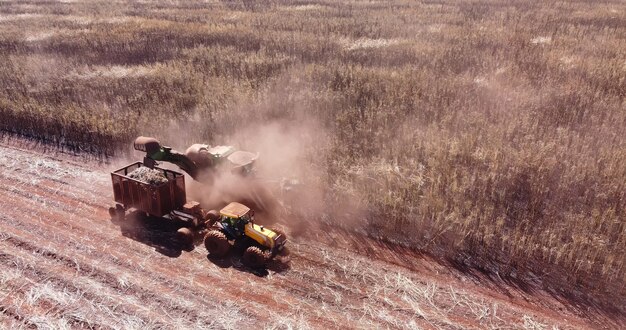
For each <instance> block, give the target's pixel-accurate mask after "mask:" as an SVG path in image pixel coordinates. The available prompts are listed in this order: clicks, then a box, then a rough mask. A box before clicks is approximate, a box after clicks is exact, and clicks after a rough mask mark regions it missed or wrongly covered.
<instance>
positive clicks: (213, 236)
mask: <svg viewBox="0 0 626 330" xmlns="http://www.w3.org/2000/svg"><path fill="white" fill-rule="evenodd" d="M204 247H206V250H207V251H208V252H209V255H210V256H212V257H218V258H221V257H223V256H225V255H226V254H227V253H228V251H230V247H231V246H230V243H229V242H228V239H227V238H226V235H224V233H222V232H221V231H218V230H211V231H210V232H208V233H207V234H206V236H205V237H204Z"/></svg>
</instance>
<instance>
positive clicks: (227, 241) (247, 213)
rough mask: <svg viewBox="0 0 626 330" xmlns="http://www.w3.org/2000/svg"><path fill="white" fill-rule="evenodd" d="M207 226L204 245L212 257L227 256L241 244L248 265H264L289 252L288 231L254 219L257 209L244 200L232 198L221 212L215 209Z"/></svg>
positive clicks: (244, 259) (244, 261) (244, 260)
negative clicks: (259, 222)
mask: <svg viewBox="0 0 626 330" xmlns="http://www.w3.org/2000/svg"><path fill="white" fill-rule="evenodd" d="M207 227H208V229H209V232H208V233H207V234H206V235H205V237H204V246H205V247H206V249H207V251H208V252H209V255H210V256H212V257H216V258H221V257H224V256H225V255H226V254H228V253H229V252H230V250H231V249H232V248H233V246H238V247H240V248H242V249H243V250H244V253H243V258H242V260H243V263H244V264H245V265H247V266H250V267H263V266H265V265H266V263H267V262H268V261H269V260H271V259H273V258H274V257H276V255H278V254H281V255H284V254H286V253H287V251H286V248H285V243H286V242H287V237H286V236H285V234H284V233H282V232H281V231H279V230H276V229H269V228H265V227H264V226H262V225H258V224H256V223H254V211H252V210H250V208H249V207H247V206H245V205H243V204H241V203H237V202H232V203H230V204H228V205H227V206H226V207H224V208H223V209H222V210H220V212H219V214H215V213H212V216H211V219H209V221H208V222H207Z"/></svg>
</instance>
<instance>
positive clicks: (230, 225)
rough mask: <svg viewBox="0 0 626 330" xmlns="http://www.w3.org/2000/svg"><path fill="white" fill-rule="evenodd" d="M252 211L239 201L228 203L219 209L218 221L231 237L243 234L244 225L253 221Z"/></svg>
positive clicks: (238, 236) (234, 237)
mask: <svg viewBox="0 0 626 330" xmlns="http://www.w3.org/2000/svg"><path fill="white" fill-rule="evenodd" d="M253 216H254V214H253V211H251V210H250V208H249V207H247V206H245V205H243V204H241V203H236V202H233V203H230V204H228V205H227V206H226V207H224V208H223V209H222V210H220V216H219V222H220V224H221V225H222V228H223V229H224V231H225V233H226V234H227V236H230V238H231V239H236V238H240V237H242V236H244V235H245V226H246V225H247V224H248V223H251V222H254V218H253Z"/></svg>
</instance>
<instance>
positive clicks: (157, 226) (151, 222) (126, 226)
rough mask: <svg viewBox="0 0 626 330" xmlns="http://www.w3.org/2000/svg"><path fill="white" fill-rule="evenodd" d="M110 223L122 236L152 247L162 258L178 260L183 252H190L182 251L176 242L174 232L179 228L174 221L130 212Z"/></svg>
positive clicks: (138, 212)
mask: <svg viewBox="0 0 626 330" xmlns="http://www.w3.org/2000/svg"><path fill="white" fill-rule="evenodd" d="M112 223H113V224H114V225H116V226H118V227H119V228H120V232H121V234H122V236H124V237H128V238H130V239H132V240H134V241H137V242H139V243H142V244H145V245H147V246H150V247H153V248H154V249H155V251H156V252H158V253H160V254H162V255H164V256H167V257H170V258H178V257H179V256H180V255H181V254H182V251H183V250H191V249H190V247H188V248H186V249H183V248H182V247H181V246H180V244H179V243H178V241H177V240H176V230H177V229H178V228H180V227H181V226H180V224H178V223H176V222H175V221H169V220H167V219H164V218H155V217H151V216H147V215H145V213H143V212H140V211H131V212H128V213H127V214H126V216H125V217H124V219H123V220H116V221H114V220H112Z"/></svg>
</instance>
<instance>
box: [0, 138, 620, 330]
mask: <svg viewBox="0 0 626 330" xmlns="http://www.w3.org/2000/svg"><path fill="white" fill-rule="evenodd" d="M32 149H33V148H30V147H28V146H25V145H21V146H16V145H15V143H10V145H9V144H7V143H6V142H5V143H4V144H2V145H0V205H2V210H3V212H2V213H1V214H0V228H1V229H2V230H1V232H0V265H1V266H0V324H1V326H0V327H3V328H4V327H8V328H14V327H20V326H23V327H46V326H48V327H52V328H62V327H66V326H67V327H72V328H156V327H161V328H162V327H165V328H209V327H216V328H250V327H252V326H253V325H258V326H259V327H277V328H288V327H295V328H307V327H310V328H339V327H341V328H345V327H347V328H424V329H436V328H446V329H448V328H456V329H467V328H530V329H535V328H536V329H548V328H553V327H557V328H559V329H570V328H572V329H580V328H620V327H621V326H624V324H623V323H622V322H621V321H616V320H609V319H606V318H603V317H602V316H598V315H596V316H595V317H585V316H584V315H587V314H585V313H583V311H580V310H575V309H572V308H569V307H568V306H566V305H563V304H561V303H560V302H558V301H557V300H555V299H554V298H552V297H550V296H549V295H547V294H543V293H541V292H537V293H533V294H532V295H530V294H528V293H521V292H519V291H517V290H516V289H513V288H507V287H502V286H498V285H495V284H494V283H492V282H486V281H482V280H481V279H480V278H477V277H475V276H469V275H465V274H462V273H459V272H458V271H455V270H451V269H449V268H447V267H445V266H443V265H442V264H440V263H438V262H436V261H435V260H431V259H429V258H427V257H423V256H419V255H417V254H414V253H413V252H411V251H408V250H403V249H400V248H398V247H393V246H389V245H385V244H382V243H380V242H375V241H371V240H369V239H366V238H359V237H357V236H347V235H345V234H344V233H340V232H331V233H325V232H321V231H320V232H319V233H310V234H309V235H306V237H298V238H293V239H292V240H291V241H290V242H289V246H290V250H291V263H290V266H289V267H286V266H284V265H282V264H278V263H277V264H274V265H272V266H271V267H270V268H269V269H268V270H267V271H266V272H264V271H253V270H250V269H247V268H245V267H244V266H242V265H241V262H240V259H239V258H238V257H237V256H236V255H235V256H232V257H230V258H226V259H225V260H210V259H209V258H207V253H206V251H205V249H204V247H203V246H202V245H201V244H200V245H197V246H196V248H195V250H194V251H192V252H184V251H182V252H181V251H176V250H173V249H171V248H170V249H168V248H167V245H168V242H169V237H168V236H167V233H159V232H155V231H153V230H152V229H151V227H149V226H147V227H141V225H140V224H135V225H134V226H135V227H134V228H130V229H129V228H127V227H128V226H124V225H122V226H121V227H120V226H118V225H115V224H113V223H112V222H111V221H110V219H109V215H108V212H107V208H108V207H109V206H110V205H111V204H112V201H111V187H110V185H111V183H110V176H109V172H110V170H111V169H113V168H115V167H118V166H119V165H123V163H124V162H119V163H118V162H116V163H115V164H108V165H103V164H102V163H99V162H96V161H93V160H85V159H81V158H79V157H77V156H69V155H65V154H61V153H59V152H51V151H47V152H43V151H41V150H32ZM35 149H37V148H35ZM121 228H123V229H121ZM319 241H322V242H325V243H319ZM329 242H333V244H330V243H329Z"/></svg>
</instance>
